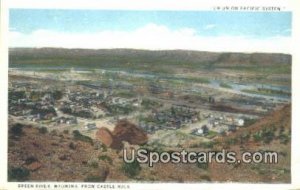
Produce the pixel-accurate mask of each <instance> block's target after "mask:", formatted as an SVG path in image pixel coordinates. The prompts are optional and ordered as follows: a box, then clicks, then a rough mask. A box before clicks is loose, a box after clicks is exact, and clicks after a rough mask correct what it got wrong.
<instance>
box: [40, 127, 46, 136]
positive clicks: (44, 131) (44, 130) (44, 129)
mask: <svg viewBox="0 0 300 190" xmlns="http://www.w3.org/2000/svg"><path fill="white" fill-rule="evenodd" d="M39 133H41V134H46V133H48V129H47V128H46V127H41V128H39Z"/></svg>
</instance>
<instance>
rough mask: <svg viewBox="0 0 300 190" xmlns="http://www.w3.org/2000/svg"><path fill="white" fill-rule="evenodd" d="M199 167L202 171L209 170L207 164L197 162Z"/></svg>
mask: <svg viewBox="0 0 300 190" xmlns="http://www.w3.org/2000/svg"><path fill="white" fill-rule="evenodd" d="M197 166H198V168H201V169H204V170H207V169H208V163H207V162H205V163H201V162H197Z"/></svg>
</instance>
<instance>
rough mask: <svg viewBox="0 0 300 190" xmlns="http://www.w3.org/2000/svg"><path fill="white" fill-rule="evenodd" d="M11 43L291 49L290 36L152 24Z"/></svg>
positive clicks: (38, 34) (18, 37)
mask: <svg viewBox="0 0 300 190" xmlns="http://www.w3.org/2000/svg"><path fill="white" fill-rule="evenodd" d="M10 47H63V48H91V49H101V48H108V49H110V48H135V49H151V50H158V49H165V50H168V49H188V50H200V51H218V52H219V51H225V52H280V53H290V38H289V37H281V36H277V37H270V38H265V39H253V38H247V37H242V36H217V37H215V36H210V37H207V36H201V35H198V34H197V33H196V31H195V30H194V29H192V28H181V29H178V30H171V29H169V28H168V27H166V26H163V25H156V24H148V25H146V26H144V27H141V28H138V29H136V30H134V31H130V32H128V31H109V30H107V31H99V32H92V33H70V32H57V31H51V30H37V31H34V32H32V33H30V34H23V33H20V32H16V31H11V32H10Z"/></svg>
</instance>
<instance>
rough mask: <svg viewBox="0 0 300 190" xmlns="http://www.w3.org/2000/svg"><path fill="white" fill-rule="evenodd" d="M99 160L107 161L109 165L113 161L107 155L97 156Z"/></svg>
mask: <svg viewBox="0 0 300 190" xmlns="http://www.w3.org/2000/svg"><path fill="white" fill-rule="evenodd" d="M99 160H103V161H107V162H108V163H109V164H110V165H112V163H113V160H112V159H111V157H109V156H107V155H101V156H99Z"/></svg>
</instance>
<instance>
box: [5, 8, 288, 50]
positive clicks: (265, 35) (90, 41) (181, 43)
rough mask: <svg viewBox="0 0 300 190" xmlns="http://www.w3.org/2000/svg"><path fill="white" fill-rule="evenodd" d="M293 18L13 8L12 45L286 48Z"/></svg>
mask: <svg viewBox="0 0 300 190" xmlns="http://www.w3.org/2000/svg"><path fill="white" fill-rule="evenodd" d="M291 17H292V15H291V13H290V12H273V13H271V12H256V13H255V12H214V11H127V10H126V11H125V10H122V11H118V10H113V11H109V10H53V9H45V10H41V9H11V10H10V19H9V21H10V22H9V30H10V47H66V48H142V49H194V50H206V51H251V52H253V51H264V52H269V51H271V52H285V51H287V50H288V48H289V47H288V46H289V39H290V38H289V37H290V36H291V19H292V18H291ZM274 41H277V43H276V44H277V45H274V44H275V43H274Z"/></svg>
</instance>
